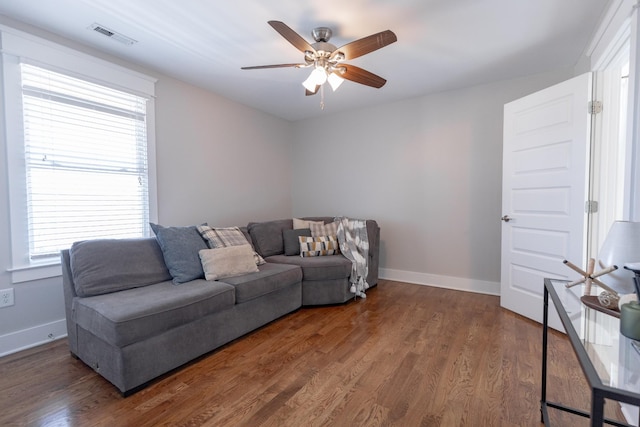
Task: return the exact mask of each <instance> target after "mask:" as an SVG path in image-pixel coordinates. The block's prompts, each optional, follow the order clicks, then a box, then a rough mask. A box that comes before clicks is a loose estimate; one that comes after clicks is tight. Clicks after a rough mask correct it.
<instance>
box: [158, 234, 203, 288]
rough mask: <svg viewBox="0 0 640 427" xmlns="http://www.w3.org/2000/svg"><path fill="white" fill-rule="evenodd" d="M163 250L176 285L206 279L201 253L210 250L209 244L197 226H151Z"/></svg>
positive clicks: (165, 261)
mask: <svg viewBox="0 0 640 427" xmlns="http://www.w3.org/2000/svg"><path fill="white" fill-rule="evenodd" d="M149 225H150V226H151V229H152V230H153V232H154V233H156V239H157V240H158V244H159V245H160V249H162V256H163V257H164V263H165V264H166V265H167V268H168V269H169V273H171V277H173V283H175V284H176V285H178V284H180V283H184V282H189V281H191V280H194V279H202V278H204V270H203V269H202V262H201V261H200V255H199V252H200V251H201V250H202V249H208V248H209V247H208V246H207V243H206V242H205V241H204V239H203V238H202V237H201V236H200V233H198V229H197V228H196V226H195V225H193V226H189V227H163V226H162V225H158V224H153V223H150V224H149Z"/></svg>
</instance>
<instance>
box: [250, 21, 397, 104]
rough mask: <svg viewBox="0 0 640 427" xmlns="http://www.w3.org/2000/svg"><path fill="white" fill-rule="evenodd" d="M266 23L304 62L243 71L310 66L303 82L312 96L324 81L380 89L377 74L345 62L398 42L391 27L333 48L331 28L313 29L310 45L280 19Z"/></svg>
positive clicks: (332, 84)
mask: <svg viewBox="0 0 640 427" xmlns="http://www.w3.org/2000/svg"><path fill="white" fill-rule="evenodd" d="M269 25H271V26H272V27H273V29H275V30H276V31H277V32H278V33H280V35H281V36H283V37H284V38H285V39H286V40H287V41H288V42H289V43H291V44H292V45H293V46H294V47H295V48H297V49H298V50H299V51H301V52H302V53H304V63H301V64H276V65H258V66H252V67H242V69H243V70H255V69H263V68H284V67H295V68H307V67H313V70H312V71H311V74H310V75H309V77H307V79H306V80H305V81H304V82H302V86H304V88H305V94H306V95H315V94H316V93H318V90H319V89H321V88H322V87H323V85H324V84H325V83H326V82H329V85H330V86H331V89H333V90H334V91H336V90H337V89H338V88H339V87H340V85H341V84H342V83H343V82H344V80H345V79H346V80H351V81H352V82H355V83H360V84H363V85H366V86H370V87H374V88H381V87H382V86H384V84H385V83H386V82H387V81H386V80H385V79H383V78H382V77H380V76H377V75H375V74H373V73H371V72H369V71H367V70H364V69H362V68H359V67H356V66H355V65H348V64H345V63H344V61H346V60H350V59H355V58H358V57H360V56H362V55H365V54H367V53H370V52H373V51H375V50H378V49H380V48H383V47H385V46H387V45H390V44H391V43H394V42H395V41H397V37H396V35H395V34H394V33H393V32H392V31H390V30H386V31H382V32H379V33H376V34H372V35H370V36H368V37H364V38H361V39H358V40H356V41H353V42H351V43H347V44H345V45H344V46H341V47H339V48H336V46H334V45H333V44H331V43H329V40H330V39H331V36H332V34H333V33H332V31H331V29H330V28H327V27H317V28H314V29H313V31H312V32H311V35H312V36H313V39H314V40H315V43H313V44H309V43H307V41H306V40H305V39H303V38H302V37H301V36H300V35H298V33H296V32H295V31H293V30H292V29H291V28H289V27H288V26H287V25H286V24H284V23H282V22H280V21H269ZM320 92H321V93H322V94H324V92H323V91H322V90H320ZM320 106H321V107H322V108H324V100H321V101H320Z"/></svg>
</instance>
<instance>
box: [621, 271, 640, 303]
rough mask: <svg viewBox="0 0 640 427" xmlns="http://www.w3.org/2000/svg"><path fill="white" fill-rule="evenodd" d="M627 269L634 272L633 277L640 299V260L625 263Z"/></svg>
mask: <svg viewBox="0 0 640 427" xmlns="http://www.w3.org/2000/svg"><path fill="white" fill-rule="evenodd" d="M624 268H625V270H630V271H632V272H633V274H634V275H635V277H634V278H633V284H634V285H635V288H636V298H637V299H638V301H640V262H631V263H628V264H625V266H624Z"/></svg>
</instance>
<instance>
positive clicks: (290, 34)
mask: <svg viewBox="0 0 640 427" xmlns="http://www.w3.org/2000/svg"><path fill="white" fill-rule="evenodd" d="M269 25H271V26H272V27H273V29H274V30H276V31H277V32H279V33H280V35H281V36H282V37H284V38H285V39H287V41H288V42H289V43H291V44H292V45H294V46H295V47H296V49H298V50H299V51H300V52H302V53H304V52H305V51H309V52H315V51H316V50H315V49H314V48H313V47H311V45H310V44H309V43H307V41H306V40H305V39H303V38H302V37H301V36H300V35H299V34H298V33H296V32H295V31H293V30H292V29H291V28H289V27H288V26H287V24H285V23H284V22H280V21H269Z"/></svg>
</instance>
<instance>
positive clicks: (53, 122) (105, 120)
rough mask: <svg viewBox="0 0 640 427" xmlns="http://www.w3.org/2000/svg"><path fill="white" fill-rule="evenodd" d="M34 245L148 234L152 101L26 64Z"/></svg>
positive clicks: (46, 249) (47, 248) (44, 248)
mask: <svg viewBox="0 0 640 427" xmlns="http://www.w3.org/2000/svg"><path fill="white" fill-rule="evenodd" d="M21 70H22V95H23V96H22V100H23V110H24V111H23V116H24V137H25V166H26V178H27V193H28V194H27V204H28V206H27V207H28V227H29V240H30V241H29V248H30V257H31V258H32V259H34V258H38V257H46V256H58V254H59V251H60V249H63V248H67V247H69V246H70V245H71V243H73V242H74V241H77V240H85V239H92V238H100V237H108V238H124V237H141V236H144V235H145V233H146V230H147V223H148V221H149V209H148V206H149V203H148V176H147V175H148V174H147V137H146V111H145V110H146V101H147V100H146V99H145V98H142V97H139V96H137V95H134V94H129V93H126V92H123V91H120V90H115V89H113V88H109V87H105V86H101V85H97V84H95V83H92V82H87V81H83V80H81V79H77V78H74V77H70V76H66V75H63V74H60V73H55V72H52V71H50V70H47V69H43V68H40V67H36V66H33V65H30V64H22V66H21Z"/></svg>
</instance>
